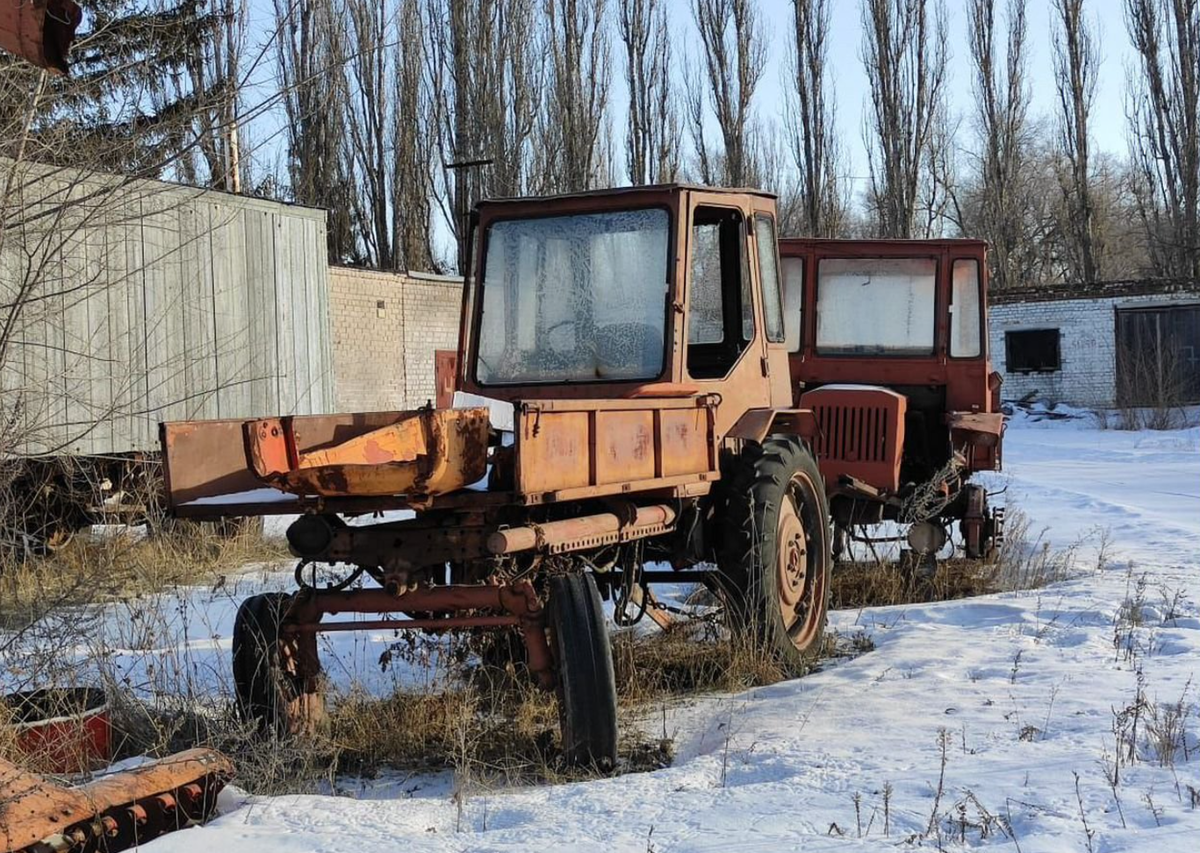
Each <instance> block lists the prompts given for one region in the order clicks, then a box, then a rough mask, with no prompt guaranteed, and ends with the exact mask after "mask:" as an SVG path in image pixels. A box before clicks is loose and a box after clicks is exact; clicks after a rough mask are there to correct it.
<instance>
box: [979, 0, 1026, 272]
mask: <svg viewBox="0 0 1200 853" xmlns="http://www.w3.org/2000/svg"><path fill="white" fill-rule="evenodd" d="M996 6H997V3H996V0H974V2H972V4H971V7H970V10H969V13H968V27H969V35H970V46H971V60H972V64H973V65H974V70H975V80H974V85H975V99H976V103H977V107H976V122H977V125H978V131H979V142H980V152H979V168H980V177H981V181H980V184H981V189H982V196H981V199H980V201H981V213H982V216H981V221H980V224H981V225H982V226H983V234H982V235H981V236H983V237H985V238H986V239H987V240H988V242H989V243H990V244H991V261H992V264H991V266H992V270H991V272H992V281H993V282H994V283H995V286H996V287H997V288H1000V289H1003V288H1006V287H1016V286H1020V285H1024V284H1028V283H1029V282H1025V281H1021V280H1020V279H1019V277H1018V265H1017V263H1016V262H1015V258H1014V256H1015V255H1016V254H1017V253H1019V252H1021V251H1022V250H1023V248H1024V246H1025V245H1026V243H1027V239H1026V236H1027V235H1026V233H1025V228H1024V225H1025V213H1026V211H1025V209H1024V206H1023V204H1022V195H1021V181H1022V176H1021V170H1022V168H1023V165H1024V151H1025V147H1026V143H1027V139H1026V136H1027V131H1026V116H1027V114H1028V112H1029V89H1028V87H1027V86H1026V84H1025V0H1009V3H1008V39H1007V48H1006V51H1005V56H1004V57H1003V59H1001V58H1000V57H999V56H998V51H997V47H996V30H997V22H996ZM1001 63H1003V70H1001V68H999V67H998V66H999V65H1000V64H1001Z"/></svg>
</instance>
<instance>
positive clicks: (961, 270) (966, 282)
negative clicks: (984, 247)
mask: <svg viewBox="0 0 1200 853" xmlns="http://www.w3.org/2000/svg"><path fill="white" fill-rule="evenodd" d="M950 288H951V291H950V355H951V356H952V357H954V358H973V357H974V356H977V355H979V354H980V352H981V351H982V348H981V346H980V334H979V330H980V327H981V326H982V325H983V324H982V322H981V320H980V316H979V261H974V260H962V261H955V262H954V274H953V276H952V277H951V279H950Z"/></svg>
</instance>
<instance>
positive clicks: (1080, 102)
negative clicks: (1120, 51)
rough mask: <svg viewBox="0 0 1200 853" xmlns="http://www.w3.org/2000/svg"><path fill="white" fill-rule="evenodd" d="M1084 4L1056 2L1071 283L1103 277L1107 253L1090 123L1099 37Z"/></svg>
mask: <svg viewBox="0 0 1200 853" xmlns="http://www.w3.org/2000/svg"><path fill="white" fill-rule="evenodd" d="M1083 6H1084V0H1054V12H1055V16H1056V20H1057V25H1058V28H1057V32H1056V33H1055V38H1054V82H1055V86H1056V88H1057V89H1058V108H1059V114H1058V144H1059V147H1060V148H1061V150H1062V156H1063V159H1064V160H1065V161H1066V168H1065V169H1062V170H1060V174H1059V185H1060V186H1061V187H1062V193H1063V201H1064V212H1065V214H1066V216H1065V218H1064V220H1063V223H1062V232H1063V240H1062V242H1063V249H1064V254H1065V260H1066V262H1067V270H1068V273H1067V275H1068V278H1069V279H1070V280H1071V281H1080V282H1089V281H1095V280H1096V278H1097V271H1098V265H1097V259H1098V257H1099V256H1100V255H1101V254H1102V253H1103V251H1104V246H1103V242H1102V240H1101V235H1100V233H1099V232H1098V231H1097V228H1096V206H1095V201H1094V199H1093V198H1092V186H1091V158H1090V149H1089V141H1088V130H1089V125H1088V122H1089V119H1090V117H1091V112H1092V104H1093V103H1095V100H1096V77H1097V73H1098V71H1099V56H1098V55H1097V53H1096V48H1095V41H1096V36H1095V32H1094V31H1093V28H1092V27H1091V26H1090V25H1089V24H1088V22H1087V19H1086V18H1085V16H1084V10H1083Z"/></svg>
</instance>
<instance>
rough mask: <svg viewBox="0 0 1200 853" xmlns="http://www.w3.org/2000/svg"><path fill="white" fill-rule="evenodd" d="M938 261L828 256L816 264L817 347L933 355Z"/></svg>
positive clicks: (835, 351) (832, 350) (837, 351)
mask: <svg viewBox="0 0 1200 853" xmlns="http://www.w3.org/2000/svg"><path fill="white" fill-rule="evenodd" d="M936 278H937V261H936V260H934V259H932V258H928V259H927V258H826V259H824V260H822V261H820V262H819V264H818V265H817V351H818V352H821V353H826V354H834V355H839V354H841V355H847V354H863V355H871V354H886V355H932V354H933V334H934V308H935V302H936V299H935V282H936Z"/></svg>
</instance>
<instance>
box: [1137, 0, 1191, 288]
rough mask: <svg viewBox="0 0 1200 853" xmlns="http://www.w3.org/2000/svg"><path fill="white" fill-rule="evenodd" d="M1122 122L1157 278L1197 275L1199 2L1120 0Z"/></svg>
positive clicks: (1185, 0)
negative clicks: (1127, 43)
mask: <svg viewBox="0 0 1200 853" xmlns="http://www.w3.org/2000/svg"><path fill="white" fill-rule="evenodd" d="M1125 19H1126V24H1127V26H1128V29H1129V36H1130V40H1131V41H1132V43H1133V47H1134V50H1135V51H1136V54H1137V71H1136V73H1135V72H1132V71H1131V74H1130V80H1129V91H1130V104H1129V123H1130V130H1131V135H1132V147H1133V158H1134V161H1135V163H1136V165H1137V168H1138V173H1139V182H1138V184H1139V190H1140V192H1139V193H1138V198H1139V204H1140V211H1141V214H1142V218H1143V220H1144V222H1145V224H1146V229H1147V236H1148V238H1149V242H1150V248H1151V259H1152V262H1153V264H1154V267H1155V270H1156V272H1158V273H1159V274H1160V275H1168V276H1181V277H1188V278H1200V0H1126V3H1125Z"/></svg>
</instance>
